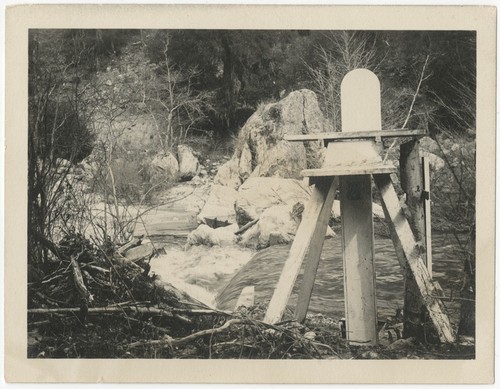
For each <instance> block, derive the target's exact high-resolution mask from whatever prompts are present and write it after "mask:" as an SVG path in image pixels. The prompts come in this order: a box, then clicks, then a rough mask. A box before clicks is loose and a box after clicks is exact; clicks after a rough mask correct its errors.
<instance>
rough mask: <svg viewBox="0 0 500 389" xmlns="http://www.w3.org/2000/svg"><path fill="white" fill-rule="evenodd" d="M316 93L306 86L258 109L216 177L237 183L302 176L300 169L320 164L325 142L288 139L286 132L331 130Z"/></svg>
mask: <svg viewBox="0 0 500 389" xmlns="http://www.w3.org/2000/svg"><path fill="white" fill-rule="evenodd" d="M328 129H329V125H328V123H327V121H326V120H325V118H324V116H323V114H322V112H321V110H320V108H319V104H318V100H317V97H316V94H315V93H314V92H312V91H310V90H307V89H302V90H299V91H295V92H292V93H290V94H289V95H288V96H287V97H286V98H284V99H283V100H281V101H279V102H277V103H271V104H267V105H265V106H263V107H260V108H259V109H257V111H256V112H255V113H254V114H253V115H252V116H251V117H250V118H249V119H248V121H247V122H246V124H245V125H244V126H243V128H242V129H241V130H240V133H239V135H238V138H237V142H236V145H235V151H234V154H233V156H232V158H231V160H230V161H228V162H227V163H226V164H225V165H223V166H222V167H221V168H220V169H219V172H218V174H217V176H216V177H215V182H217V183H218V184H220V185H227V186H230V187H233V188H235V187H237V186H238V185H239V183H242V182H244V181H245V180H246V179H247V178H248V177H283V178H300V171H301V170H303V169H305V168H308V167H319V166H320V164H321V163H322V158H323V155H324V148H323V145H322V144H321V142H319V141H317V142H288V141H286V140H284V136H285V135H299V134H309V133H317V132H324V131H328Z"/></svg>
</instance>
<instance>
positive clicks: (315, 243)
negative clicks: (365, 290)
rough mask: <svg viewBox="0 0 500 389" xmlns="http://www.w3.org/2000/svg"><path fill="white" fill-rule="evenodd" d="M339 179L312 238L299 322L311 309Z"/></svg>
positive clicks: (322, 211)
mask: <svg viewBox="0 0 500 389" xmlns="http://www.w3.org/2000/svg"><path fill="white" fill-rule="evenodd" d="M337 186H338V179H334V181H333V183H332V187H331V189H330V191H329V192H328V196H327V197H326V199H325V203H324V206H323V208H322V209H321V212H320V214H319V217H318V221H317V223H316V227H315V230H314V233H313V236H312V238H311V243H310V245H309V251H308V253H307V260H306V267H305V270H304V277H303V280H302V285H301V288H300V291H299V296H298V300H297V307H296V309H295V320H297V321H298V322H302V321H304V319H305V318H306V314H307V309H308V308H309V302H310V300H311V294H312V290H313V287H314V280H315V279H316V273H317V271H318V265H319V260H320V257H321V251H322V250H323V243H324V242H325V234H326V229H327V227H328V221H329V220H330V216H331V214H332V207H333V201H334V200H335V192H336V191H337Z"/></svg>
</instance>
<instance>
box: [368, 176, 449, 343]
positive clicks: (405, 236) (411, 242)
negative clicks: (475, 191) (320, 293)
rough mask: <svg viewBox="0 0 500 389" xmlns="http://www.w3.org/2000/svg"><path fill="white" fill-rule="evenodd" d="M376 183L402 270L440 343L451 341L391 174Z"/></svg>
mask: <svg viewBox="0 0 500 389" xmlns="http://www.w3.org/2000/svg"><path fill="white" fill-rule="evenodd" d="M374 179H375V184H376V185H377V188H378V190H379V191H380V195H381V198H382V207H383V209H384V213H385V218H386V221H387V223H388V226H389V229H390V232H391V237H392V241H393V243H394V246H395V247H396V253H397V254H398V256H400V257H399V258H398V259H399V261H400V264H401V265H402V266H403V268H406V267H409V269H410V271H411V273H412V275H413V277H414V279H415V282H416V284H417V286H418V289H419V292H420V294H421V296H422V301H423V302H424V305H425V307H426V309H427V312H428V314H429V317H430V319H431V321H432V323H433V325H434V327H435V328H436V331H437V334H438V336H439V339H440V340H441V342H449V343H451V342H453V341H454V336H453V331H452V328H451V325H450V321H449V319H448V316H447V314H446V311H445V307H444V305H443V303H442V302H441V300H440V299H439V298H436V296H439V290H438V289H437V288H436V286H435V285H434V283H433V281H432V280H431V277H430V275H429V272H428V271H427V267H426V266H425V264H424V261H423V258H422V255H421V253H420V248H419V246H418V245H417V243H416V242H415V239H414V237H413V233H412V231H411V228H410V225H409V224H408V221H407V220H406V217H405V216H404V214H403V210H402V209H401V207H400V206H399V199H398V196H397V194H396V191H395V190H394V186H393V184H392V180H391V178H390V175H388V174H381V175H374Z"/></svg>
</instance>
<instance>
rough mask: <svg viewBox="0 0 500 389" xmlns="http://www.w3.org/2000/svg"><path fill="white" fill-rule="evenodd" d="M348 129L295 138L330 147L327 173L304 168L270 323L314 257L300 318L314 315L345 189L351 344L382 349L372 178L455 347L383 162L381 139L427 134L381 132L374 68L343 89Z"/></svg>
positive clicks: (403, 259) (404, 257)
mask: <svg viewBox="0 0 500 389" xmlns="http://www.w3.org/2000/svg"><path fill="white" fill-rule="evenodd" d="M341 101H342V109H341V111H342V112H341V113H342V132H333V133H319V134H308V135H295V136H290V137H287V138H286V139H287V140H289V141H314V140H316V141H317V140H322V141H324V142H325V144H326V147H327V150H326V156H325V161H324V164H323V167H322V168H321V169H308V170H304V171H303V172H302V174H303V175H304V176H307V177H309V181H310V184H314V186H313V189H312V194H311V198H310V200H309V203H308V204H307V205H306V207H305V209H304V213H303V216H302V221H301V223H300V225H299V227H298V230H297V233H296V237H295V240H294V242H293V244H292V247H291V248H290V253H289V256H288V259H287V261H286V262H285V265H284V268H283V271H282V273H281V276H280V279H279V281H278V284H277V286H276V289H275V291H274V294H273V296H272V299H271V301H270V303H269V307H268V310H267V312H266V316H265V318H264V321H265V322H267V323H276V322H279V321H280V320H281V319H282V316H283V313H284V311H285V308H286V305H287V302H288V299H289V297H290V294H291V292H292V288H293V286H294V283H295V280H296V278H297V275H298V273H299V271H300V267H301V264H302V262H303V260H304V258H305V257H306V256H307V262H306V267H305V271H304V277H303V284H302V285H301V289H300V292H299V296H298V302H297V307H296V310H295V319H296V320H297V321H303V320H304V319H305V317H306V313H307V309H308V306H309V301H310V298H311V294H312V290H313V286H314V281H315V277H316V272H317V269H318V264H319V260H320V255H321V251H322V249H323V243H324V239H325V233H326V229H327V225H328V220H329V218H330V214H331V210H332V206H333V201H334V198H335V193H336V191H337V188H339V189H340V210H341V219H342V253H343V261H344V297H345V307H346V333H347V339H348V340H349V342H350V343H351V344H365V345H366V344H371V345H375V344H377V342H378V339H377V313H376V296H375V264H374V243H373V239H374V238H373V217H372V189H371V177H373V179H374V181H375V185H376V187H377V189H378V191H379V192H380V196H381V199H382V207H383V209H384V214H385V218H386V220H387V222H388V224H389V228H390V232H391V238H392V241H393V243H394V246H395V249H396V254H397V257H398V260H399V263H400V265H401V267H402V268H403V270H405V269H409V271H410V272H411V273H412V275H413V277H414V279H415V282H416V284H417V287H418V290H419V292H420V294H421V296H422V301H423V303H424V305H425V308H426V310H427V312H428V315H429V317H430V319H431V321H432V323H433V325H434V327H435V328H436V331H437V334H438V336H439V338H440V340H441V341H442V342H452V341H453V332H452V329H451V326H450V322H449V320H448V316H447V315H446V313H445V309H444V306H443V304H442V302H441V300H440V299H439V298H438V297H439V286H437V285H435V284H434V282H433V281H432V278H431V275H430V274H429V272H428V270H427V268H426V265H425V263H424V260H423V258H422V254H421V251H420V246H419V245H417V243H416V242H415V238H414V236H413V233H412V230H411V228H410V225H409V224H408V221H407V220H406V217H405V215H404V213H403V211H402V209H401V207H400V204H399V199H398V196H397V194H396V191H395V190H394V186H393V183H392V180H391V176H390V174H391V173H394V172H395V171H396V169H395V167H394V166H393V165H392V164H391V163H389V162H386V161H383V160H382V158H381V157H380V154H379V150H378V145H377V143H380V139H381V138H387V137H402V136H406V137H408V136H410V137H418V136H423V135H425V131H422V130H400V131H381V106H380V83H379V80H378V78H377V76H376V75H375V74H374V73H372V72H371V71H369V70H366V69H356V70H353V71H351V72H349V73H348V74H347V75H346V76H345V77H344V79H343V81H342V85H341Z"/></svg>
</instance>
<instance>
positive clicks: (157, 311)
mask: <svg viewBox="0 0 500 389" xmlns="http://www.w3.org/2000/svg"><path fill="white" fill-rule="evenodd" d="M78 312H80V308H33V309H28V314H34V315H50V314H54V313H78ZM105 313H140V314H148V315H158V316H165V317H174V314H173V313H172V312H170V311H169V310H166V309H161V308H152V307H134V306H130V305H128V306H121V307H96V308H89V309H88V312H87V314H88V315H101V314H105Z"/></svg>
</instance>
